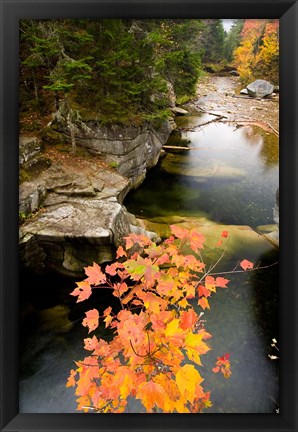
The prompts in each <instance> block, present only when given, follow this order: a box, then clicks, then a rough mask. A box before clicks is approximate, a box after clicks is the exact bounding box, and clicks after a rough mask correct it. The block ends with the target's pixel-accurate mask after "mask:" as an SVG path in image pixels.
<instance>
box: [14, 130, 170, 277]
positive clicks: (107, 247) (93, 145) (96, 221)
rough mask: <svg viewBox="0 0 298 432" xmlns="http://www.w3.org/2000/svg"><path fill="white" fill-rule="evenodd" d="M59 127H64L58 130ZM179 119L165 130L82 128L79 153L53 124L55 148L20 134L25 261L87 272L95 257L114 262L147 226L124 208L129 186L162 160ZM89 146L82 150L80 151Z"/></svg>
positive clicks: (41, 266)
mask: <svg viewBox="0 0 298 432" xmlns="http://www.w3.org/2000/svg"><path fill="white" fill-rule="evenodd" d="M59 128H60V130H59ZM172 129H173V123H171V122H164V123H163V124H162V125H161V126H160V128H157V129H156V128H153V127H151V126H150V125H147V126H142V127H139V128H137V127H135V128H132V127H131V128H120V127H116V126H115V127H112V128H108V127H105V128H102V129H100V128H99V127H98V125H97V124H93V125H91V124H90V123H89V124H88V125H86V124H85V125H84V127H83V126H82V122H81V123H80V124H79V125H77V126H76V129H75V134H76V141H77V145H79V147H78V149H77V152H76V154H73V153H71V152H70V146H69V144H63V141H65V140H67V130H66V129H63V127H62V123H60V124H59V123H57V122H56V123H55V124H54V128H53V129H52V130H51V133H52V136H53V135H54V136H55V138H56V140H57V139H58V137H59V136H60V142H59V143H58V144H57V142H55V144H56V146H54V145H53V143H49V142H48V141H49V139H50V138H49V137H50V136H51V134H50V133H49V130H48V131H47V140H46V143H47V144H46V145H45V146H44V145H42V143H41V142H40V140H38V139H36V138H29V137H22V138H21V140H20V147H21V152H20V167H21V171H20V172H21V177H22V180H23V181H22V183H21V184H20V190H19V192H20V193H19V197H20V202H19V211H20V215H21V218H22V222H23V223H22V225H21V227H20V260H21V265H22V266H24V267H26V268H30V269H31V270H33V271H35V272H43V271H49V270H53V271H55V272H58V273H62V274H67V275H77V274H80V273H82V271H83V267H84V266H87V265H89V264H90V263H92V262H93V261H95V262H97V263H102V262H107V261H111V260H112V259H113V258H114V252H115V247H117V246H118V245H120V244H121V242H122V241H123V237H125V236H126V235H128V234H129V233H130V232H136V233H143V234H146V235H148V236H149V237H152V238H154V239H155V240H157V239H158V237H157V236H156V235H155V234H154V233H151V232H147V231H146V230H144V229H143V228H142V227H141V226H140V223H139V222H138V221H137V219H136V218H135V217H134V216H133V215H131V214H129V213H128V212H127V210H126V208H125V207H124V206H123V200H124V198H125V196H126V194H127V192H128V191H129V190H131V189H132V188H135V187H137V186H138V185H139V184H140V182H142V180H143V179H144V178H145V175H146V171H147V169H149V168H151V167H152V166H154V165H155V164H156V163H157V161H158V158H159V155H160V151H161V148H162V145H163V144H164V143H165V142H166V140H167V138H168V136H169V134H170V132H171V131H172ZM82 148H83V150H82Z"/></svg>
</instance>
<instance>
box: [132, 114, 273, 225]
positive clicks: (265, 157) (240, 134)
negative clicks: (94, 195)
mask: <svg viewBox="0 0 298 432" xmlns="http://www.w3.org/2000/svg"><path fill="white" fill-rule="evenodd" d="M190 118H191V120H190V123H191V126H190V127H193V125H197V124H199V123H204V122H205V121H209V118H210V116H206V117H205V115H203V116H201V117H199V120H198V119H197V117H194V116H192V117H190ZM179 121H180V122H181V120H179ZM183 121H184V127H186V124H185V122H186V120H185V119H184V120H183ZM179 126H180V125H179ZM181 138H182V140H183V142H182V144H179V134H177V132H175V131H174V133H173V135H172V137H171V138H170V140H169V142H168V143H167V144H168V145H177V146H181V145H184V146H185V140H187V142H188V144H187V146H188V147H190V148H192V149H194V150H185V151H184V150H182V151H180V152H176V153H168V154H167V155H166V156H165V157H164V158H163V159H162V160H161V161H160V163H159V165H158V166H157V167H155V168H153V169H152V170H151V171H150V172H149V173H148V176H147V178H146V180H145V182H144V183H143V184H142V186H141V187H140V188H139V189H138V190H136V191H133V192H131V193H130V194H129V195H128V197H127V199H126V201H125V205H126V206H127V208H128V210H129V211H130V212H132V213H134V214H136V215H138V216H140V217H145V218H152V217H155V216H169V215H180V216H197V215H204V216H206V217H208V219H210V220H213V221H216V222H220V223H224V224H235V225H249V226H254V227H256V226H258V225H267V224H271V223H273V216H272V211H273V207H274V204H275V191H276V189H277V187H278V139H277V137H276V136H275V135H273V134H268V133H267V132H264V131H262V130H261V129H260V128H258V127H252V126H245V127H244V126H243V127H239V128H236V129H235V126H234V125H228V124H221V123H211V124H209V125H207V126H205V127H204V126H202V128H201V129H200V128H199V129H195V130H194V131H185V132H183V133H182V135H181Z"/></svg>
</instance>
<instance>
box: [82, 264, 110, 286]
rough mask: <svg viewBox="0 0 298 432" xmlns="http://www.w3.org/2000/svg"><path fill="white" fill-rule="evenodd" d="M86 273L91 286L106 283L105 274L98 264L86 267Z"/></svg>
mask: <svg viewBox="0 0 298 432" xmlns="http://www.w3.org/2000/svg"><path fill="white" fill-rule="evenodd" d="M85 273H86V275H87V276H88V278H87V279H86V280H87V281H88V282H89V283H90V285H101V284H102V283H104V282H105V281H106V276H105V274H104V273H103V272H102V271H101V268H100V267H99V265H98V264H96V263H93V265H92V266H88V267H85Z"/></svg>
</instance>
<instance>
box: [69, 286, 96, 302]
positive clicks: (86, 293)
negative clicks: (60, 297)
mask: <svg viewBox="0 0 298 432" xmlns="http://www.w3.org/2000/svg"><path fill="white" fill-rule="evenodd" d="M76 284H77V288H75V289H74V290H73V291H72V292H71V293H70V295H72V296H78V298H77V303H79V302H81V301H84V300H87V299H88V298H89V297H90V296H91V294H92V290H91V287H90V284H89V283H88V282H87V281H82V282H76Z"/></svg>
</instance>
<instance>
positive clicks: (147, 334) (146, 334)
mask: <svg viewBox="0 0 298 432" xmlns="http://www.w3.org/2000/svg"><path fill="white" fill-rule="evenodd" d="M146 335H147V339H148V349H149V352H148V355H149V357H151V353H150V351H151V347H150V338H149V333H148V332H147V331H146Z"/></svg>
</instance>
